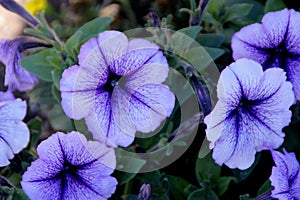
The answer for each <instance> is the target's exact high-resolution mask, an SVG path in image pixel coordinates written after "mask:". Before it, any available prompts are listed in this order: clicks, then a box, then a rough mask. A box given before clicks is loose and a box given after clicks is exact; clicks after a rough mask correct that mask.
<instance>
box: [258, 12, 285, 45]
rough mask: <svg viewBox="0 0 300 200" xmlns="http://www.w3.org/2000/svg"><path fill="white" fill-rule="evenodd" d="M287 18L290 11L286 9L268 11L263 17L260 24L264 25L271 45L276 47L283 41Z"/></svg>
mask: <svg viewBox="0 0 300 200" xmlns="http://www.w3.org/2000/svg"><path fill="white" fill-rule="evenodd" d="M289 20H290V11H289V10H288V9H284V10H281V11H277V12H269V13H267V14H266V15H265V16H264V17H263V19H262V24H263V26H264V32H265V34H266V35H267V38H268V41H269V44H271V45H272V47H277V46H279V45H280V44H281V43H282V42H283V41H284V39H285V34H286V32H287V29H288V25H289ZM253 39H254V38H253Z"/></svg>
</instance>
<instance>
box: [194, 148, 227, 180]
mask: <svg viewBox="0 0 300 200" xmlns="http://www.w3.org/2000/svg"><path fill="white" fill-rule="evenodd" d="M195 171H196V177H197V179H198V182H199V183H205V182H210V183H212V182H213V183H217V182H218V179H219V177H220V175H221V167H220V166H219V165H217V164H216V163H215V162H214V160H213V159H212V155H211V153H210V154H208V155H207V156H205V157H204V158H201V159H199V158H198V159H197V161H196V170H195Z"/></svg>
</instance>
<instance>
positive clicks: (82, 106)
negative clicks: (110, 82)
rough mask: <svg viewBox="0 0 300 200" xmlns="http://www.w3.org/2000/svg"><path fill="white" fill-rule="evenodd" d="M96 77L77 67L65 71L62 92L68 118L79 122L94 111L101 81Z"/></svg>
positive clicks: (61, 84) (63, 105) (61, 82)
mask: <svg viewBox="0 0 300 200" xmlns="http://www.w3.org/2000/svg"><path fill="white" fill-rule="evenodd" d="M96 77H97V76H93V75H92V74H89V73H86V72H85V70H82V68H80V67H79V66H76V65H75V66H72V67H70V68H68V69H66V70H65V71H64V73H63V75H62V79H61V81H60V90H61V96H62V107H63V109H64V111H65V113H66V114H67V116H69V117H70V118H73V119H77V120H78V119H81V118H83V117H85V116H87V115H88V114H89V113H90V112H92V111H93V110H94V96H95V93H96V92H95V91H96V89H97V87H98V81H100V80H99V79H97V78H96Z"/></svg>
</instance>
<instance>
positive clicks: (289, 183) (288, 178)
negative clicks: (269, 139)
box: [270, 149, 300, 200]
mask: <svg viewBox="0 0 300 200" xmlns="http://www.w3.org/2000/svg"><path fill="white" fill-rule="evenodd" d="M283 152H284V154H282V153H280V152H277V151H272V156H273V160H274V162H275V165H276V166H274V167H273V168H272V175H271V176H270V180H271V184H272V186H273V187H274V189H273V190H272V197H273V198H277V199H280V200H299V199H300V165H299V162H298V161H297V159H296V156H295V154H294V153H287V152H286V151H285V149H284V150H283Z"/></svg>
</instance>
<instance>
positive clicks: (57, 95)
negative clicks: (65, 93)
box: [51, 84, 61, 103]
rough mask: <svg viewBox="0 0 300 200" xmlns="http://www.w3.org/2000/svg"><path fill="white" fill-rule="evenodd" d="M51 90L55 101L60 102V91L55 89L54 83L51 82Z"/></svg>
mask: <svg viewBox="0 0 300 200" xmlns="http://www.w3.org/2000/svg"><path fill="white" fill-rule="evenodd" d="M51 91H52V94H53V96H54V98H55V99H56V100H57V102H58V103H61V93H60V91H59V90H58V89H57V87H56V86H55V84H52V88H51Z"/></svg>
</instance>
